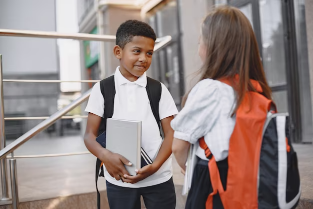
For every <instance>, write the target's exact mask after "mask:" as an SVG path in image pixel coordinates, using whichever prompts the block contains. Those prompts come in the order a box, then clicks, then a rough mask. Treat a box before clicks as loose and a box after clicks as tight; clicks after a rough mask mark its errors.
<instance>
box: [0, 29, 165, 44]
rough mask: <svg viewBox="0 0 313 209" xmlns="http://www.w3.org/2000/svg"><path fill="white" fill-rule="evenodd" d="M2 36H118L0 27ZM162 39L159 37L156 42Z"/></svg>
mask: <svg viewBox="0 0 313 209" xmlns="http://www.w3.org/2000/svg"><path fill="white" fill-rule="evenodd" d="M0 36H13V37H28V38H52V39H55V38H62V39H75V40H83V41H115V39H116V37H115V36H113V35H99V34H88V33H59V32H53V31H32V30H11V29H0ZM160 41H161V40H160V39H159V38H158V39H157V40H156V43H158V42H160Z"/></svg>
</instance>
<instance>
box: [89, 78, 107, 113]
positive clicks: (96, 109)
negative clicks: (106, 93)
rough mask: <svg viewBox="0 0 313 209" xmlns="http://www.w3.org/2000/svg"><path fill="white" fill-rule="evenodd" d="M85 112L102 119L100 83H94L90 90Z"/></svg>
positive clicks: (102, 104) (102, 100) (102, 107)
mask: <svg viewBox="0 0 313 209" xmlns="http://www.w3.org/2000/svg"><path fill="white" fill-rule="evenodd" d="M85 111H86V112H89V113H93V114H95V115H98V116H99V117H103V113H104V99H103V96H102V93H101V90H100V83H99V82H98V83H96V84H95V85H94V86H93V87H92V90H91V94H90V97H89V100H88V104H87V107H86V109H85Z"/></svg>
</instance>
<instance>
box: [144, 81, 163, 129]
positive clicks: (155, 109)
mask: <svg viewBox="0 0 313 209" xmlns="http://www.w3.org/2000/svg"><path fill="white" fill-rule="evenodd" d="M146 91H147V94H148V98H149V101H150V106H151V109H152V113H153V116H154V118H155V120H156V122H157V124H158V127H159V130H160V133H161V123H160V115H159V104H160V100H161V94H162V86H161V83H160V82H159V81H157V80H154V79H152V78H150V77H147V86H146Z"/></svg>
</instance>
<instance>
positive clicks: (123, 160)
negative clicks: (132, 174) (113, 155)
mask: <svg viewBox="0 0 313 209" xmlns="http://www.w3.org/2000/svg"><path fill="white" fill-rule="evenodd" d="M120 160H121V161H122V162H123V163H124V165H127V166H132V165H133V164H132V163H131V162H129V160H127V159H126V158H125V157H123V156H122V155H120Z"/></svg>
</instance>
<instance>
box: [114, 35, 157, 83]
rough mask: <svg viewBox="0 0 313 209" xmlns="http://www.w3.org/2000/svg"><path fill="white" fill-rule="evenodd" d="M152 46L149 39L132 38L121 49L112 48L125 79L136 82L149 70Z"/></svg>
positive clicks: (152, 41) (152, 42)
mask: <svg viewBox="0 0 313 209" xmlns="http://www.w3.org/2000/svg"><path fill="white" fill-rule="evenodd" d="M154 44H155V42H154V40H153V39H151V38H147V37H143V36H134V37H133V38H132V41H131V42H129V43H127V44H126V45H125V47H124V48H123V49H121V48H120V47H119V46H115V47H114V55H115V56H116V58H118V59H119V60H120V71H121V73H122V75H123V76H124V77H125V78H126V79H128V80H129V81H136V80H137V79H138V78H139V77H140V76H142V75H143V74H144V73H145V72H146V71H147V70H148V69H149V67H150V65H151V61H152V55H153V49H154Z"/></svg>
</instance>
